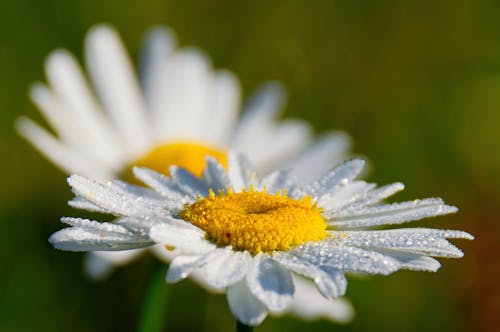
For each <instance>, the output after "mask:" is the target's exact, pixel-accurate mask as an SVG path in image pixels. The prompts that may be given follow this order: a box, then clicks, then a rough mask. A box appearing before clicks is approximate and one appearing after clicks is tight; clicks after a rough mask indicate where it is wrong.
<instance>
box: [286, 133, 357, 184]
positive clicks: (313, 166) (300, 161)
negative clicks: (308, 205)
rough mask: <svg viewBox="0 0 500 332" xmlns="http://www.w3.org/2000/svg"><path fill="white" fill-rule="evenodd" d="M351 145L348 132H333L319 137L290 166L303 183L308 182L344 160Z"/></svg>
mask: <svg viewBox="0 0 500 332" xmlns="http://www.w3.org/2000/svg"><path fill="white" fill-rule="evenodd" d="M350 147H351V139H350V137H349V136H348V135H347V134H345V133H342V132H332V133H329V134H327V135H324V136H323V137H320V138H318V139H317V140H316V142H314V143H313V144H312V145H311V146H310V147H309V148H307V150H306V151H305V152H304V153H303V154H301V155H300V156H299V157H298V158H296V159H295V160H294V161H292V162H291V163H290V165H289V167H290V169H292V170H293V175H294V176H295V177H296V178H297V179H300V181H301V183H308V182H311V181H314V180H316V179H317V178H318V176H319V175H324V174H325V173H327V172H328V171H329V170H330V169H331V167H332V166H333V165H337V164H339V163H340V162H342V161H344V160H345V158H346V156H347V155H348V151H349V149H350Z"/></svg>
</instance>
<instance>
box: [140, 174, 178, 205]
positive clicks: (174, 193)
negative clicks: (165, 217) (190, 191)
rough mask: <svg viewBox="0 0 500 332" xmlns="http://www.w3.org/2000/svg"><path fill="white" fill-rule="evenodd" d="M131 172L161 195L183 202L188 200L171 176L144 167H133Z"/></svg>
mask: <svg viewBox="0 0 500 332" xmlns="http://www.w3.org/2000/svg"><path fill="white" fill-rule="evenodd" d="M133 172H134V175H135V177H136V178H137V179H139V180H141V181H142V182H143V183H144V184H146V185H147V186H148V187H150V188H152V189H154V190H155V191H156V192H157V193H159V194H160V195H162V196H163V197H165V198H170V199H173V200H176V201H183V202H185V201H187V200H188V197H186V196H185V195H186V194H185V193H184V192H183V191H182V190H181V189H180V188H179V187H178V186H177V185H176V184H175V183H174V182H173V181H172V179H171V178H169V177H167V176H165V175H163V174H161V173H158V172H155V171H153V170H151V169H149V168H145V167H134V168H133Z"/></svg>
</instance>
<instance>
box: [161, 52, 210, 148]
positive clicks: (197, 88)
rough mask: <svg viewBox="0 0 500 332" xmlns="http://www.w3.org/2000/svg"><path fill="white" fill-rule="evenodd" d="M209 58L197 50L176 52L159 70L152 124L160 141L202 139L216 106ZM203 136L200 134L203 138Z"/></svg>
mask: <svg viewBox="0 0 500 332" xmlns="http://www.w3.org/2000/svg"><path fill="white" fill-rule="evenodd" d="M210 67H211V66H210V62H209V60H208V59H207V57H206V56H205V55H204V54H202V53H201V52H199V51H198V50H195V49H189V50H181V51H176V52H174V53H173V54H172V56H170V57H169V58H168V63H167V64H166V66H165V67H163V68H158V70H159V71H160V73H159V75H161V77H159V80H158V83H157V84H158V85H157V89H158V92H157V96H158V101H157V102H156V103H155V104H154V105H153V108H152V110H153V112H152V114H153V121H152V123H153V125H155V129H156V132H157V133H158V134H159V135H161V136H159V137H158V138H159V139H160V140H161V141H167V140H177V141H179V140H180V141H186V140H188V141H200V140H202V138H203V136H201V135H200V132H203V129H204V126H205V125H206V121H207V119H208V117H209V116H210V106H211V105H213V91H214V78H213V75H212V74H211V71H210ZM200 136H201V137H200Z"/></svg>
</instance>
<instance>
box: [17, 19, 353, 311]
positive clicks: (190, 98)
mask: <svg viewBox="0 0 500 332" xmlns="http://www.w3.org/2000/svg"><path fill="white" fill-rule="evenodd" d="M176 45H177V43H176V37H175V35H174V33H173V32H172V31H170V30H169V29H166V28H161V27H157V28H153V29H152V30H150V31H149V33H148V34H147V36H146V38H145V43H144V46H143V47H142V49H141V52H140V55H141V59H140V61H139V62H140V64H141V65H142V67H141V68H140V70H139V78H138V77H137V75H136V73H135V70H134V68H133V65H132V62H131V60H130V58H129V57H128V55H127V52H126V50H125V47H124V46H123V43H122V42H121V40H120V37H119V36H118V34H117V33H116V31H115V30H114V29H113V28H112V27H109V26H106V25H99V26H95V27H93V28H92V29H91V30H90V31H89V32H88V34H87V37H86V40H85V47H84V56H85V60H86V72H84V71H83V70H82V68H81V66H80V65H79V64H78V62H77V60H76V59H75V57H74V56H73V55H71V54H70V53H69V52H68V51H66V50H56V51H54V52H52V53H51V54H50V55H49V56H48V58H47V60H46V63H45V71H46V76H47V84H44V83H36V84H34V85H33V87H32V88H31V91H30V95H31V98H32V100H33V101H34V103H35V104H36V105H37V106H38V108H39V109H40V111H41V113H42V115H43V116H44V117H45V119H46V120H47V122H48V123H49V125H50V127H51V128H52V130H53V131H54V132H55V135H54V134H52V133H51V132H49V131H48V130H46V129H44V128H43V127H41V126H39V125H38V124H36V123H35V122H33V121H32V120H30V119H28V118H21V119H19V121H18V123H17V128H18V130H19V132H20V133H21V135H23V136H24V137H25V138H26V139H27V140H28V141H29V142H30V143H32V144H33V145H34V146H35V147H36V148H37V149H38V150H39V151H40V152H41V153H42V154H44V155H45V156H46V157H47V158H48V159H50V160H51V161H52V162H53V163H54V164H55V165H57V166H58V167H59V168H61V169H62V170H63V171H65V172H67V173H78V174H81V175H84V176H88V177H92V178H98V179H101V180H111V179H117V178H121V179H126V180H128V181H134V177H133V174H132V166H133V165H139V166H145V167H148V168H151V169H154V170H156V171H158V172H161V173H164V174H169V171H168V169H169V166H170V165H178V166H181V167H183V168H185V169H187V170H189V171H190V172H192V173H194V174H195V175H196V176H201V173H202V171H203V169H204V167H205V156H206V155H211V156H214V157H215V158H216V159H217V160H218V161H219V162H220V163H221V164H223V165H226V164H227V151H229V149H234V150H235V151H238V152H241V153H245V154H246V155H248V156H249V158H250V159H251V161H252V163H253V164H254V165H256V166H257V170H258V172H259V173H261V174H264V173H266V172H268V171H269V170H270V169H273V168H275V167H280V168H281V167H286V168H291V169H293V173H294V174H295V175H297V176H298V177H299V178H302V179H309V178H315V177H318V176H319V175H320V174H322V173H324V172H326V171H327V170H328V169H327V168H325V165H332V164H335V163H337V162H339V161H341V160H343V159H345V156H346V154H347V151H348V149H349V145H350V142H349V138H348V136H347V135H345V134H343V133H340V132H331V133H328V134H326V135H324V136H323V137H320V138H319V139H314V138H313V135H312V130H311V128H310V127H309V125H307V124H306V123H304V122H302V121H299V120H285V121H278V117H279V116H280V114H281V111H282V110H283V105H284V100H285V96H284V91H283V89H282V87H281V86H280V85H279V84H276V83H270V84H267V85H265V86H264V87H262V88H261V89H260V90H259V91H257V93H256V94H255V96H254V97H253V98H251V100H250V101H249V102H248V104H247V106H246V107H245V110H244V112H243V113H242V115H241V116H239V115H238V113H239V110H240V108H241V107H240V103H241V101H240V99H241V92H240V85H239V81H238V79H237V78H236V77H235V76H234V75H233V74H232V73H231V72H229V71H227V70H214V69H213V68H212V65H211V63H210V60H209V59H208V57H207V56H206V55H204V54H203V53H201V52H200V51H198V50H196V49H193V48H178V47H177V46H176ZM87 76H88V78H87ZM89 79H90V81H89ZM137 183H138V182H137ZM137 183H136V184H137ZM153 251H154V252H155V253H156V254H157V256H159V257H160V258H162V259H168V258H169V257H170V256H169V255H168V254H167V255H165V252H166V251H165V250H164V248H163V247H161V248H158V247H153ZM142 252H144V250H142V249H134V250H127V251H122V252H101V251H96V252H93V253H90V255H88V256H87V257H86V261H85V265H86V271H87V272H88V273H89V274H90V275H91V276H93V277H95V278H102V277H104V276H105V275H107V274H109V273H110V271H111V269H112V267H113V266H117V265H124V264H126V263H128V262H130V261H131V260H132V259H133V258H135V257H136V256H137V255H139V254H141V253H142ZM318 301H319V302H318V305H319V306H320V307H322V309H321V310H319V311H317V314H316V315H314V314H313V315H312V316H311V317H317V316H322V317H326V318H330V319H332V320H342V321H344V320H346V319H348V318H349V317H350V316H352V313H351V314H349V315H344V316H343V318H342V317H339V315H338V314H336V312H337V311H335V310H334V311H332V308H333V307H325V306H321V305H320V303H323V302H322V299H321V298H319V297H318ZM345 305H346V306H347V304H345ZM344 309H345V310H344V311H349V310H351V309H350V307H349V308H344ZM308 318H309V316H308Z"/></svg>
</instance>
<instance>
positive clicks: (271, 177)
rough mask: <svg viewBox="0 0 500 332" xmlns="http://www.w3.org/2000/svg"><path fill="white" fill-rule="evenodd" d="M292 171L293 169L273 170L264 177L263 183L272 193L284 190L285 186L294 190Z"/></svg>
mask: <svg viewBox="0 0 500 332" xmlns="http://www.w3.org/2000/svg"><path fill="white" fill-rule="evenodd" d="M291 173H292V171H291V170H286V171H275V172H272V173H270V174H268V175H266V176H265V177H264V178H263V179H262V181H261V185H262V187H263V188H266V191H267V192H268V193H270V194H274V193H276V192H277V191H280V190H281V191H283V190H284V189H285V188H289V189H288V190H292V191H293V189H294V188H295V184H294V181H293V179H292V178H291Z"/></svg>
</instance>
